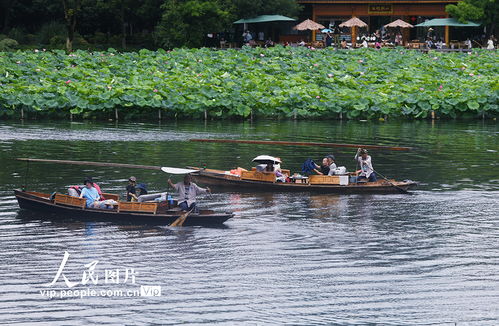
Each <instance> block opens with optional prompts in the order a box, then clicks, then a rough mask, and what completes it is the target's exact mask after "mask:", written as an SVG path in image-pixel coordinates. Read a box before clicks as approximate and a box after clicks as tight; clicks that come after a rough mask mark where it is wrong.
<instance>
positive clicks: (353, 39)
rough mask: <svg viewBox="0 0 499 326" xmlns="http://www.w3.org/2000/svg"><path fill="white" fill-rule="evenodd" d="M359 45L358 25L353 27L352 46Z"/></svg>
mask: <svg viewBox="0 0 499 326" xmlns="http://www.w3.org/2000/svg"><path fill="white" fill-rule="evenodd" d="M356 45H357V26H353V27H352V48H355V46H356Z"/></svg>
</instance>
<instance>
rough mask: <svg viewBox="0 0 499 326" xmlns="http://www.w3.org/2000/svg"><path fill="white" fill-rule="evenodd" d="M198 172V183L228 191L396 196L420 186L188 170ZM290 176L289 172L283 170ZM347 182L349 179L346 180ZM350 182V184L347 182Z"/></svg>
mask: <svg viewBox="0 0 499 326" xmlns="http://www.w3.org/2000/svg"><path fill="white" fill-rule="evenodd" d="M188 168H189V169H193V170H197V172H196V173H193V177H194V179H195V181H196V182H199V183H201V184H204V185H210V186H215V187H228V188H232V189H238V190H260V191H262V190H263V191H273V192H280V191H297V192H300V191H302V192H321V193H338V194H364V193H370V194H372V193H378V194H392V193H406V192H407V190H408V189H410V188H413V187H415V186H416V185H417V183H416V182H414V181H396V180H378V181H376V182H350V178H349V176H343V177H344V178H341V176H323V175H313V176H310V177H308V178H307V179H297V180H295V182H277V181H276V177H275V175H274V173H272V172H270V173H266V172H258V171H255V169H254V168H253V170H251V171H242V173H241V175H235V174H232V173H230V171H223V170H214V169H206V168H199V167H188ZM282 171H283V172H285V173H288V175H291V174H290V171H289V170H282ZM345 178H346V179H345ZM345 180H346V181H345Z"/></svg>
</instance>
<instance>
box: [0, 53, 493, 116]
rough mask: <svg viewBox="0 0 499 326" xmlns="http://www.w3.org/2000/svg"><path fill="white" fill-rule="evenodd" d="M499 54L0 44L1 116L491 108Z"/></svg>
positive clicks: (488, 112)
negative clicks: (20, 47)
mask: <svg viewBox="0 0 499 326" xmlns="http://www.w3.org/2000/svg"><path fill="white" fill-rule="evenodd" d="M498 75H499V65H498V55H497V54H496V52H495V51H485V50H478V51H474V52H473V53H471V54H466V53H465V54H463V53H436V52H434V53H432V52H430V53H428V54H426V53H421V52H418V51H412V50H404V49H397V50H390V49H383V50H372V49H360V50H355V51H335V50H332V49H331V50H329V49H326V50H311V49H307V48H284V47H276V48H272V49H242V50H227V51H214V50H209V49H178V50H174V51H169V52H167V51H163V50H158V51H148V50H141V51H139V52H130V53H118V52H116V51H114V50H113V49H110V50H108V51H106V52H87V51H77V52H74V53H72V54H69V55H68V54H67V53H65V52H64V51H51V52H49V51H43V50H39V51H38V50H35V51H18V52H0V112H1V115H2V116H4V117H8V116H14V115H16V116H17V115H18V114H19V113H18V112H19V111H20V110H21V109H22V111H23V112H25V113H27V114H28V116H29V115H30V114H31V115H32V116H34V115H35V114H33V113H31V112H34V111H36V112H40V113H36V114H37V115H43V114H48V115H60V116H67V115H69V113H72V114H76V115H80V116H81V117H90V116H99V117H106V116H114V112H115V110H118V112H120V114H121V116H125V117H126V116H130V117H131V116H136V115H141V116H145V117H151V118H156V117H157V114H158V110H159V111H160V112H161V114H162V115H163V116H184V117H195V118H198V117H199V118H201V117H204V116H205V114H206V116H208V117H215V118H216V117H224V118H226V117H242V118H245V117H249V116H262V117H298V118H305V117H324V118H338V117H344V118H349V119H361V118H377V117H384V116H388V117H407V118H426V117H428V116H430V114H431V112H432V111H433V112H435V114H436V115H437V116H442V117H456V116H468V117H483V116H485V117H487V116H488V117H495V116H497V115H498V112H499V107H498V98H499V82H498V78H497V76H498Z"/></svg>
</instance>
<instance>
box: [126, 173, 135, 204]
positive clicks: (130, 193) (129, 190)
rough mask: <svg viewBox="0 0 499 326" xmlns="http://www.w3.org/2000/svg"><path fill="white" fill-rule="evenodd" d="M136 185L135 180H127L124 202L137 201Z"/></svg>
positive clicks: (133, 178)
mask: <svg viewBox="0 0 499 326" xmlns="http://www.w3.org/2000/svg"><path fill="white" fill-rule="evenodd" d="M136 185H137V178H135V177H130V178H129V179H128V185H127V186H126V200H127V201H137V194H136V190H135V186H136Z"/></svg>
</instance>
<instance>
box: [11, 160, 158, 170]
mask: <svg viewBox="0 0 499 326" xmlns="http://www.w3.org/2000/svg"><path fill="white" fill-rule="evenodd" d="M17 160H18V161H25V162H42V163H60V164H73V165H92V166H109V167H116V168H131V169H145V170H161V166H153V165H138V164H125V163H107V162H92V161H70V160H48V159H42V158H17Z"/></svg>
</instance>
